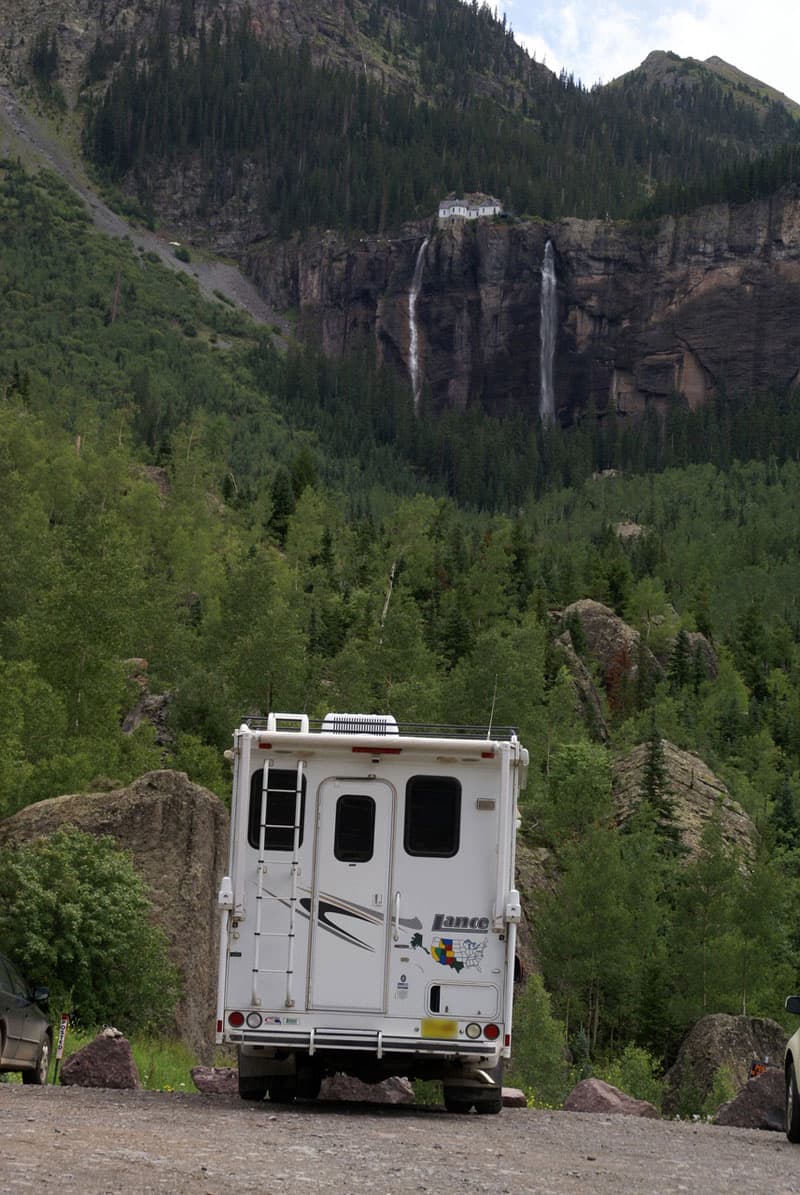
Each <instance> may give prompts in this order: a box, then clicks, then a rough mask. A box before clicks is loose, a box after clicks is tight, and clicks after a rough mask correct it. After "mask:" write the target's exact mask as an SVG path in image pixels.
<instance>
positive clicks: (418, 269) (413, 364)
mask: <svg viewBox="0 0 800 1195" xmlns="http://www.w3.org/2000/svg"><path fill="white" fill-rule="evenodd" d="M427 248H428V237H425V240H424V241H423V242H422V244H421V245H420V247H419V252H418V253H417V260H416V263H415V265H414V277H413V279H412V280H411V290H410V291H409V292H408V372H409V374H410V375H411V389H412V392H413V394H414V413H415V414H416V413H417V411H418V409H419V396H420V389H421V386H420V377H419V336H418V334H417V295H418V294H419V288H420V285H421V283H422V270H423V268H424V266H425V250H426V249H427Z"/></svg>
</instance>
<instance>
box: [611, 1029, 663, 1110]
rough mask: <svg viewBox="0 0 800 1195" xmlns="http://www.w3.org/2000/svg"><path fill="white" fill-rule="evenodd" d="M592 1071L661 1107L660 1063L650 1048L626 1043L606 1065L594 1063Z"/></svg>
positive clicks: (637, 1096) (636, 1097)
mask: <svg viewBox="0 0 800 1195" xmlns="http://www.w3.org/2000/svg"><path fill="white" fill-rule="evenodd" d="M595 1073H596V1074H597V1077H598V1078H599V1079H604V1080H605V1081H606V1083H611V1084H612V1086H613V1087H618V1088H619V1089H620V1091H624V1092H625V1094H626V1095H630V1096H632V1097H633V1099H635V1100H648V1101H649V1102H650V1103H651V1104H655V1106H656V1108H658V1109H659V1110H660V1109H661V1101H662V1099H663V1096H664V1083H663V1080H662V1077H661V1065H660V1063H659V1062H658V1060H657V1059H656V1058H655V1057H654V1056H653V1055H652V1054H651V1053H650V1051H649V1050H645V1049H643V1048H642V1047H641V1046H635V1045H633V1044H629V1045H627V1046H626V1047H625V1049H624V1050H623V1051H622V1053H621V1054H619V1055H617V1057H616V1058H613V1059H612V1060H611V1061H610V1062H608V1063H607V1064H606V1065H605V1066H597V1067H596V1068H595Z"/></svg>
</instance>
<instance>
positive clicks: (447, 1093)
mask: <svg viewBox="0 0 800 1195" xmlns="http://www.w3.org/2000/svg"><path fill="white" fill-rule="evenodd" d="M443 1094H444V1106H445V1108H446V1109H447V1111H448V1112H455V1113H458V1114H459V1115H462V1116H463V1115H464V1114H465V1113H467V1112H469V1110H470V1108H471V1107H472V1096H471V1095H470V1094H469V1091H468V1090H467V1088H466V1087H445V1088H444V1091H443Z"/></svg>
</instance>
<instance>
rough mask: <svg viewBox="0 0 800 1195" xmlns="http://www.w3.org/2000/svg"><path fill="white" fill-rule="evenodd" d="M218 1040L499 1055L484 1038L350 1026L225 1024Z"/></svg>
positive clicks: (482, 1057)
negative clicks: (449, 1037) (428, 1036)
mask: <svg viewBox="0 0 800 1195" xmlns="http://www.w3.org/2000/svg"><path fill="white" fill-rule="evenodd" d="M218 1041H219V1042H220V1043H226V1044H231V1045H236V1046H242V1047H245V1049H247V1047H251V1048H252V1047H259V1046H260V1047H262V1048H264V1047H266V1048H267V1049H281V1050H300V1051H302V1052H303V1053H306V1054H309V1055H312V1054H315V1053H316V1052H317V1051H320V1052H322V1051H328V1050H332V1051H337V1052H346V1053H352V1052H354V1051H355V1052H359V1053H364V1054H371V1055H373V1056H374V1057H375V1058H378V1059H382V1058H386V1057H387V1056H390V1055H401V1056H404V1057H408V1056H409V1055H417V1056H419V1057H423V1058H433V1057H436V1058H451V1059H458V1058H463V1059H465V1060H466V1059H469V1060H470V1062H473V1063H486V1064H490V1065H492V1064H494V1063H496V1062H497V1061H498V1060H499V1058H500V1057H501V1055H502V1050H501V1048H500V1047H496V1048H492V1046H491V1045H490V1044H489V1043H488V1042H485V1041H484V1042H471V1041H469V1042H468V1041H463V1040H461V1039H459V1040H457V1041H453V1040H438V1039H435V1038H431V1039H422V1040H420V1039H419V1038H408V1037H401V1036H397V1035H392V1034H389V1033H383V1032H381V1031H379V1030H378V1031H376V1030H353V1029H325V1028H319V1029H317V1028H315V1029H272V1030H270V1031H269V1032H267V1033H264V1032H254V1031H252V1030H248V1029H242V1030H241V1031H237V1030H233V1029H231V1028H230V1027H228V1028H227V1029H226V1030H225V1032H224V1033H223V1034H222V1035H218Z"/></svg>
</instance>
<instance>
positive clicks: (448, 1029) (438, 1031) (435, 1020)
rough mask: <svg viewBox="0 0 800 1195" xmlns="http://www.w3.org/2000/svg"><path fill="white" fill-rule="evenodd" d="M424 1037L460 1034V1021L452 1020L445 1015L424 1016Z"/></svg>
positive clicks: (448, 1036) (445, 1036) (455, 1035)
mask: <svg viewBox="0 0 800 1195" xmlns="http://www.w3.org/2000/svg"><path fill="white" fill-rule="evenodd" d="M422 1036H423V1037H444V1038H452V1037H457V1036H458V1021H451V1020H449V1019H446V1018H445V1017H423V1018H422Z"/></svg>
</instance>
